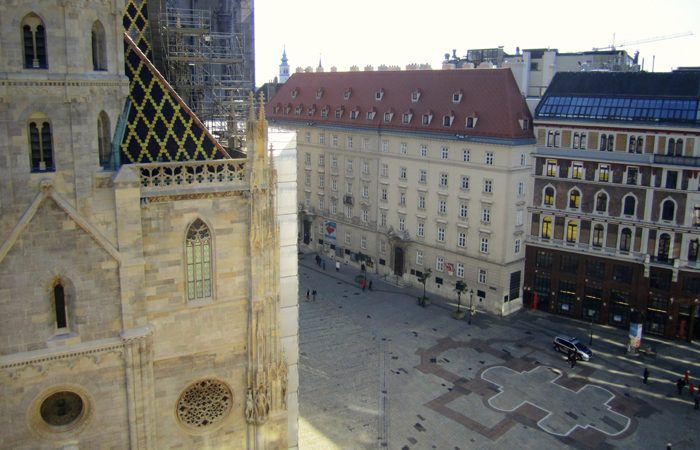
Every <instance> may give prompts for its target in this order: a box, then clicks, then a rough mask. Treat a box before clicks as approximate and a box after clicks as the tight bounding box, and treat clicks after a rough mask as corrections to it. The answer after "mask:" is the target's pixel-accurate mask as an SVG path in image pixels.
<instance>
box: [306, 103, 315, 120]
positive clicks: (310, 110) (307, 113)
mask: <svg viewBox="0 0 700 450" xmlns="http://www.w3.org/2000/svg"><path fill="white" fill-rule="evenodd" d="M315 113H316V105H313V106H311V107H309V110H308V111H307V112H306V115H307V116H309V117H311V116H313V115H314V114H315Z"/></svg>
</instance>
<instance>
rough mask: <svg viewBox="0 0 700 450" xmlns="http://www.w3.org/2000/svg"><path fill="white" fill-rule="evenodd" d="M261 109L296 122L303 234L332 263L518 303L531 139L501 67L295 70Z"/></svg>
mask: <svg viewBox="0 0 700 450" xmlns="http://www.w3.org/2000/svg"><path fill="white" fill-rule="evenodd" d="M267 116H268V118H269V120H270V122H271V123H274V124H277V125H280V126H284V127H288V128H290V129H294V130H296V131H297V140H298V181H299V184H298V194H299V195H298V202H299V210H300V217H299V220H300V224H299V226H300V230H301V235H300V238H301V239H302V240H303V242H304V243H305V244H308V245H310V246H311V247H312V248H313V249H315V250H317V251H318V252H320V253H322V254H323V255H324V257H325V258H326V263H327V264H334V263H335V261H338V260H340V261H341V262H342V263H347V262H349V263H353V264H356V265H359V264H360V263H359V262H358V256H359V255H360V254H363V255H367V256H368V258H369V259H368V260H367V262H366V265H367V267H368V270H369V271H370V272H375V273H376V274H378V275H381V276H386V277H389V278H391V279H395V280H398V281H399V282H401V281H403V282H404V283H411V284H414V285H419V282H418V278H417V276H418V275H421V274H422V273H423V272H425V271H426V270H427V269H431V270H432V273H433V276H432V277H431V278H430V279H429V280H428V284H427V289H428V291H430V292H436V293H440V294H441V295H443V296H446V297H450V298H456V297H457V295H456V293H455V292H454V289H455V284H456V282H457V281H458V280H463V281H465V282H466V283H467V284H468V286H469V288H470V290H473V301H474V302H475V303H476V304H477V305H478V307H479V308H480V309H484V310H487V311H490V312H493V313H496V314H507V313H509V312H511V311H515V310H517V309H519V307H520V305H521V301H520V297H521V295H520V291H521V286H522V281H521V280H522V274H523V269H524V268H523V264H524V255H525V252H524V238H525V235H524V233H525V229H524V215H525V213H526V208H527V204H526V203H527V198H528V197H527V196H528V192H530V189H531V186H530V184H531V179H532V178H531V177H530V171H531V165H530V156H529V154H530V153H531V152H532V151H533V150H534V144H535V139H534V135H533V132H532V122H531V116H530V113H529V111H528V108H527V106H526V104H525V101H524V99H523V98H522V96H521V94H520V91H519V89H518V86H517V84H516V83H515V80H514V79H513V75H512V73H511V71H510V70H504V69H494V70H443V71H432V70H407V71H376V72H375V71H365V72H357V71H353V72H331V73H296V74H294V75H292V76H291V77H290V78H289V80H287V82H286V83H285V84H284V86H283V87H282V88H281V89H280V90H279V91H278V92H277V94H276V95H275V96H274V97H273V98H272V99H271V101H270V102H269V103H268V105H267ZM463 300H464V298H463Z"/></svg>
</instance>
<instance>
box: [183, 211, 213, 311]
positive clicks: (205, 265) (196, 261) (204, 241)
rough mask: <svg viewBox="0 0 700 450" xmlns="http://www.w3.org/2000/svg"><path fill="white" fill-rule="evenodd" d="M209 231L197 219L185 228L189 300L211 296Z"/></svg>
mask: <svg viewBox="0 0 700 450" xmlns="http://www.w3.org/2000/svg"><path fill="white" fill-rule="evenodd" d="M211 241H212V239H211V233H210V232H209V228H208V227H207V226H206V224H205V223H204V222H203V221H202V220H201V219H197V220H195V221H194V223H193V224H192V225H191V226H190V228H189V230H187V297H188V299H189V300H197V299H201V298H209V297H211V279H212V255H211Z"/></svg>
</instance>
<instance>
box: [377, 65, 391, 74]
mask: <svg viewBox="0 0 700 450" xmlns="http://www.w3.org/2000/svg"><path fill="white" fill-rule="evenodd" d="M377 70H378V71H379V72H386V71H387V70H389V68H388V67H387V66H385V65H384V64H382V65H381V66H379V67H377Z"/></svg>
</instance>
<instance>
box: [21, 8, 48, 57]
mask: <svg viewBox="0 0 700 450" xmlns="http://www.w3.org/2000/svg"><path fill="white" fill-rule="evenodd" d="M22 39H23V41H24V42H23V43H24V68H25V69H48V68H49V66H48V64H47V62H46V29H45V28H44V24H43V23H42V21H41V19H40V18H39V17H38V16H37V15H36V14H28V15H27V16H26V17H25V18H24V19H23V20H22Z"/></svg>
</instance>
